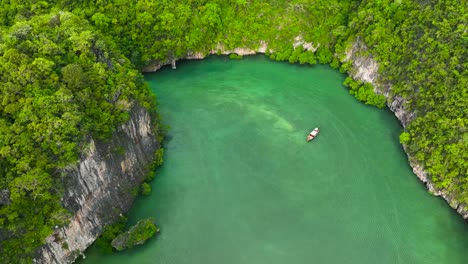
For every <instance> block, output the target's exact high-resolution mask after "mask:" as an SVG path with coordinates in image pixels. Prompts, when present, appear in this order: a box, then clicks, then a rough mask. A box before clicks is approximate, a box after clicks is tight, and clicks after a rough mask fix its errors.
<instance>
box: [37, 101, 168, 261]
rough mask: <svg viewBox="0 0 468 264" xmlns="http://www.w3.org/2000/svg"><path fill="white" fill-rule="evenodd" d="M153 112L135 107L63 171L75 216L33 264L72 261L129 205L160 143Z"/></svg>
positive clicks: (67, 197) (66, 200)
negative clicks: (127, 117)
mask: <svg viewBox="0 0 468 264" xmlns="http://www.w3.org/2000/svg"><path fill="white" fill-rule="evenodd" d="M151 125H152V124H151V118H150V115H149V113H148V112H147V111H146V110H145V109H143V108H141V107H139V106H134V107H133V108H132V110H131V118H130V120H129V121H128V122H126V123H125V124H122V125H121V126H120V127H119V128H118V130H117V132H116V133H115V135H114V136H113V137H112V139H111V140H109V141H106V142H100V141H95V140H91V141H90V142H89V145H88V148H87V150H86V151H85V153H84V154H83V155H82V157H81V160H80V162H79V163H78V164H77V165H75V166H71V167H69V168H67V169H65V170H63V171H62V173H63V174H64V175H66V176H65V177H64V186H65V194H64V197H63V198H62V203H63V204H64V206H65V208H67V209H68V210H69V211H71V212H73V213H74V215H73V217H72V219H71V220H70V223H69V224H68V225H67V226H64V227H56V229H55V231H54V233H53V234H52V235H51V236H49V237H48V238H47V242H46V244H45V245H44V246H43V247H42V248H41V249H40V250H39V252H38V255H37V257H36V258H35V259H34V263H56V264H59V263H60V264H62V263H70V262H73V261H74V260H75V259H76V257H77V256H78V255H80V254H82V252H84V250H85V249H86V248H87V247H89V246H90V245H91V244H92V243H93V242H94V241H95V240H96V238H97V237H98V236H99V235H100V234H101V232H102V229H103V227H104V226H105V225H106V224H108V223H111V222H113V221H114V220H116V219H117V218H118V217H119V215H120V214H122V213H125V212H127V211H128V209H129V208H130V206H131V204H132V202H133V200H134V195H132V193H134V191H135V190H136V188H138V186H139V184H140V183H141V182H142V181H143V178H144V176H145V174H146V170H147V169H148V167H149V165H150V164H151V162H152V159H153V157H154V152H155V151H156V150H157V149H158V148H159V144H158V142H157V140H156V137H155V135H154V134H153V131H152V129H151Z"/></svg>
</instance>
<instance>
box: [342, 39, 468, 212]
mask: <svg viewBox="0 0 468 264" xmlns="http://www.w3.org/2000/svg"><path fill="white" fill-rule="evenodd" d="M366 51H367V47H366V46H365V45H364V44H363V43H362V42H361V41H359V40H358V41H356V42H355V43H354V44H353V46H352V48H351V49H349V50H348V51H347V53H346V57H345V59H344V61H351V62H352V63H353V67H352V69H351V71H350V72H349V75H350V76H351V77H352V78H353V79H355V80H361V81H364V82H368V83H371V84H372V85H373V86H374V89H375V90H374V92H376V93H379V94H383V95H384V96H385V97H386V98H387V106H388V108H389V109H390V110H391V111H392V112H393V113H394V114H395V116H396V117H397V118H398V120H399V121H400V122H401V124H402V126H403V127H406V126H407V125H408V124H409V122H411V121H412V120H414V119H415V118H416V114H415V113H414V112H411V111H408V110H407V109H405V100H404V98H402V97H400V96H395V95H392V93H391V86H390V85H389V84H386V83H385V82H383V81H382V80H380V75H379V72H378V70H379V65H378V63H377V62H376V61H375V60H374V59H373V58H372V56H370V55H363V54H366ZM404 150H405V152H406V154H407V156H408V161H409V165H410V166H411V168H412V169H413V173H414V174H416V176H417V177H418V178H419V179H420V180H421V181H422V182H423V183H424V185H425V186H426V188H427V189H428V190H429V191H430V192H431V193H432V194H434V195H436V196H441V197H442V198H444V200H446V201H447V203H448V204H449V205H450V207H452V208H453V209H455V210H456V211H457V212H458V213H459V214H460V215H461V216H462V217H463V218H464V219H468V206H467V205H465V204H461V203H459V202H458V201H457V200H456V199H455V198H454V197H453V196H452V195H450V193H448V192H447V191H445V190H440V189H438V188H436V186H435V185H434V183H433V182H432V181H431V178H430V176H429V174H428V173H427V172H426V171H424V168H423V167H422V166H421V165H420V164H418V162H417V161H416V159H415V158H413V157H411V155H410V154H409V152H408V151H407V149H406V148H404Z"/></svg>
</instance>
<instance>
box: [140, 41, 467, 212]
mask: <svg viewBox="0 0 468 264" xmlns="http://www.w3.org/2000/svg"><path fill="white" fill-rule="evenodd" d="M299 45H303V47H304V49H305V50H311V51H315V50H316V49H317V48H318V46H319V45H317V47H314V45H313V43H307V42H305V41H304V40H303V39H302V38H301V37H296V38H295V39H294V42H293V46H294V48H296V47H297V46H299ZM366 49H367V48H366V47H365V45H364V44H363V43H362V42H361V41H359V40H357V41H356V42H355V43H354V44H353V46H352V48H351V49H349V50H347V52H346V54H345V58H344V59H343V60H341V62H347V61H350V60H351V61H352V64H353V67H352V69H351V70H350V71H349V72H348V73H347V74H348V75H349V76H351V77H352V78H353V79H356V80H361V81H363V82H366V83H371V84H372V85H373V86H374V92H375V93H378V94H383V95H384V96H385V98H386V100H387V107H388V109H389V110H390V111H391V112H392V113H393V114H394V115H395V117H396V118H397V119H398V121H399V122H400V124H401V125H402V126H403V128H405V127H406V126H407V124H408V123H409V122H411V121H412V120H413V119H414V118H415V117H416V116H415V113H413V112H408V111H407V110H406V109H405V108H404V102H405V101H404V99H403V98H402V97H400V96H392V95H391V94H390V89H391V87H390V85H388V84H385V83H384V84H381V83H378V82H377V80H378V78H379V77H380V75H379V74H378V69H379V65H378V63H377V62H376V61H375V60H374V59H373V58H372V57H370V56H361V55H359V54H358V53H360V52H361V51H365V50H366ZM266 51H267V43H266V42H265V41H261V42H260V46H259V48H258V49H257V50H253V49H250V48H235V49H233V50H225V49H224V45H222V44H219V43H218V44H217V45H216V48H215V49H212V50H210V51H209V52H208V53H206V54H205V53H203V52H193V53H188V54H187V55H186V56H184V57H181V58H176V59H172V60H166V61H163V62H156V61H155V62H151V63H149V64H148V65H147V66H145V67H143V69H142V72H143V73H151V72H156V71H158V70H160V69H161V68H162V67H163V66H166V65H172V67H173V69H175V66H176V62H177V61H179V60H202V59H205V58H206V57H208V56H210V55H230V54H237V55H240V56H249V55H257V54H265V53H266ZM268 51H269V52H272V53H273V52H274V50H271V49H269V50H268ZM335 56H336V54H335ZM400 145H401V146H402V148H403V151H404V152H405V153H406V156H407V160H408V165H409V166H410V167H411V168H412V171H413V173H414V174H415V175H416V177H417V178H418V179H419V180H420V181H421V182H422V183H423V184H424V186H425V187H426V189H427V190H428V191H429V192H430V193H431V194H432V195H434V196H440V197H441V198H443V199H444V200H445V201H446V202H447V204H448V205H449V206H450V207H451V208H452V209H454V210H455V211H456V212H457V213H458V214H460V215H461V216H462V217H463V219H465V220H467V219H468V206H467V205H464V204H462V203H460V202H458V201H457V200H456V199H455V198H454V197H452V196H451V195H450V194H449V193H447V191H445V190H439V189H437V188H436V187H435V185H434V183H432V181H431V180H430V179H429V176H428V173H427V172H426V171H425V170H424V168H423V167H422V166H421V165H420V164H418V163H417V161H416V160H415V159H414V158H413V157H412V156H411V155H410V154H409V152H408V150H407V149H406V147H405V146H404V145H402V144H401V143H400Z"/></svg>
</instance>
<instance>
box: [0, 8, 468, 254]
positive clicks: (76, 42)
mask: <svg viewBox="0 0 468 264" xmlns="http://www.w3.org/2000/svg"><path fill="white" fill-rule="evenodd" d="M466 8H467V7H466V4H463V3H460V1H455V0H447V1H435V0H430V1H425V2H419V1H414V0H410V1H390V0H379V1H374V0H372V1H371V0H364V1H355V0H344V1H338V0H331V1H321V0H291V1H279V0H271V1H262V0H254V1H245V0H213V1H206V0H176V1H167V0H163V1H140V0H138V1H126V0H116V1H108V0H100V1H88V0H84V1H67V0H54V1H47V2H45V1H38V2H37V1H30V0H6V1H1V2H0V68H1V70H0V99H1V100H0V156H1V157H2V158H1V159H0V190H2V189H8V190H9V191H10V194H11V195H10V198H11V203H10V204H4V205H0V236H1V237H0V240H1V243H2V244H1V247H0V255H1V256H2V259H3V260H6V262H7V263H8V262H12V260H15V261H16V260H18V259H29V258H30V257H31V256H32V254H33V252H34V249H35V248H36V247H37V246H39V245H40V244H42V243H43V242H44V238H45V237H46V236H47V235H49V234H50V233H51V231H52V227H53V226H54V225H56V224H63V223H64V222H66V219H67V213H66V212H65V210H63V209H62V207H61V205H60V202H59V201H60V200H59V197H60V195H61V184H60V173H58V172H59V171H60V168H63V167H65V166H67V165H69V164H73V163H75V162H76V161H77V158H78V155H79V153H80V149H81V147H82V146H83V144H84V143H86V139H87V138H89V137H90V136H93V137H97V138H105V137H108V136H109V135H111V134H112V132H113V130H114V128H115V126H116V124H118V123H119V122H123V121H125V120H126V119H127V118H128V114H127V111H128V108H129V104H130V102H131V99H132V98H133V99H136V100H137V101H139V102H140V104H143V105H146V106H149V104H150V101H148V90H147V88H146V87H145V85H144V83H143V79H142V76H141V75H140V74H139V73H138V72H136V71H135V70H133V68H132V67H133V66H135V67H137V68H141V67H143V66H144V65H145V64H147V63H148V62H150V61H152V60H157V61H164V60H166V59H173V58H178V57H182V56H184V55H185V54H187V53H190V52H204V53H207V52H208V51H210V50H211V49H215V48H216V47H220V46H222V47H224V48H225V49H232V48H235V47H248V48H258V47H259V45H260V41H264V42H265V43H267V44H268V49H272V50H274V51H275V52H274V53H273V54H269V55H270V57H271V58H272V59H276V60H286V61H290V62H299V63H308V64H315V63H329V64H330V65H331V66H332V67H335V68H338V67H341V68H340V69H341V70H342V71H346V70H348V69H350V65H351V62H347V63H344V64H343V65H341V64H340V59H341V60H343V58H344V57H345V56H346V55H345V54H346V51H347V50H349V49H350V48H351V47H352V44H353V43H355V41H356V40H358V39H359V40H360V41H362V42H364V43H365V44H366V46H367V50H362V51H361V53H362V55H364V56H370V55H371V56H372V57H373V58H374V59H376V60H377V61H378V62H379V64H380V73H381V79H380V80H378V81H379V82H381V83H386V84H390V85H391V87H392V88H391V90H390V91H388V92H390V94H392V95H394V96H401V97H403V98H405V101H406V102H407V105H406V108H407V109H408V110H410V111H412V112H414V113H415V119H414V120H413V121H412V122H410V123H409V124H408V126H407V128H406V131H405V132H404V133H403V134H402V136H401V137H400V139H401V142H402V143H403V144H405V145H406V147H407V149H408V151H409V153H410V154H411V155H412V157H413V158H414V159H416V160H417V161H418V162H419V163H420V164H422V165H423V166H424V167H425V169H426V170H427V171H428V172H429V173H430V176H431V177H432V180H433V181H434V182H435V183H436V185H437V186H438V187H439V188H441V189H446V190H448V191H449V193H450V195H451V196H453V197H455V198H456V199H457V200H459V201H461V202H463V203H465V204H466V203H468V178H467V174H468V173H467V170H468V169H467V168H468V139H467V137H466V135H467V133H466V123H467V117H468V108H467V105H468V94H467V93H468V91H467V89H468V88H467V87H468V62H467V60H466V59H467V58H468V49H467V48H466V47H467V45H468V35H467V34H468V33H467V32H468V29H467V19H468V17H467V15H466V14H467V13H468V12H467V10H466ZM54 9H57V10H58V9H60V10H68V11H70V12H72V13H73V14H71V13H67V12H59V13H57V12H53V11H51V10H54ZM298 36H301V37H302V39H303V41H304V42H309V43H313V45H314V47H315V48H317V50H316V51H315V52H314V51H313V50H311V49H306V48H305V47H303V46H302V45H299V46H297V47H294V46H293V44H292V43H293V42H294V41H295V38H296V37H298ZM296 40H297V39H296ZM347 85H349V86H350V88H351V90H350V92H351V93H352V94H354V95H355V96H356V97H357V98H358V99H360V100H362V101H365V102H366V103H369V104H374V105H378V106H382V104H383V102H384V101H383V97H382V96H378V95H375V94H373V93H371V90H372V87H370V86H369V85H366V84H359V83H356V82H354V81H352V80H350V79H348V80H347Z"/></svg>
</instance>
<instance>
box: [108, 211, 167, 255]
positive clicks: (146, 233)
mask: <svg viewBox="0 0 468 264" xmlns="http://www.w3.org/2000/svg"><path fill="white" fill-rule="evenodd" d="M157 232H159V228H158V227H157V226H156V225H155V224H154V223H153V219H151V218H148V219H144V220H140V221H138V223H136V224H135V225H134V226H132V227H131V228H130V230H128V231H127V232H125V233H122V234H120V235H118V236H117V237H116V238H115V239H114V240H112V247H113V248H115V249H116V250H118V251H122V250H124V249H127V248H132V247H134V246H136V245H142V244H144V243H145V242H146V240H148V239H150V238H151V237H152V236H154V235H155V234H156V233H157Z"/></svg>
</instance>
